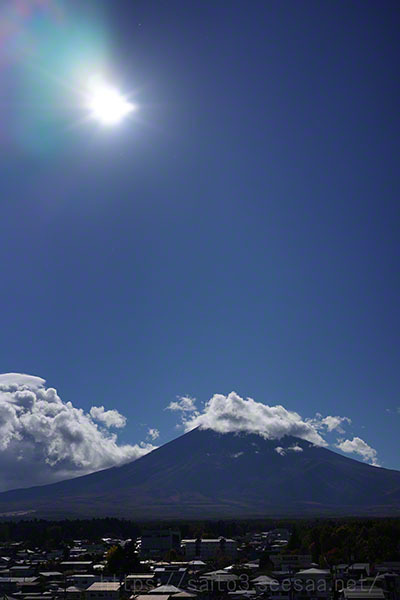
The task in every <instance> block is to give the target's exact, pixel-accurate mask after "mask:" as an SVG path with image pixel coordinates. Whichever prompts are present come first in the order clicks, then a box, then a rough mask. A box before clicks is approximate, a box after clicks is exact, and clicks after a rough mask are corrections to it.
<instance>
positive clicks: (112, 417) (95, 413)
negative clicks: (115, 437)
mask: <svg viewBox="0 0 400 600" xmlns="http://www.w3.org/2000/svg"><path fill="white" fill-rule="evenodd" d="M89 412H90V416H91V417H92V419H94V420H95V421H99V422H100V423H104V425H105V426H106V427H116V428H117V429H121V428H122V427H125V425H126V417H124V415H121V413H120V412H118V411H117V410H115V409H113V410H105V409H104V406H92V408H91V409H90V411H89Z"/></svg>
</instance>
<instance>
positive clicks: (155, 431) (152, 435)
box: [147, 427, 160, 442]
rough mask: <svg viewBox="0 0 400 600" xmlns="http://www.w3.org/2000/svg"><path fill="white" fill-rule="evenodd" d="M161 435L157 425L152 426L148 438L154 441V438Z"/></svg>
mask: <svg viewBox="0 0 400 600" xmlns="http://www.w3.org/2000/svg"><path fill="white" fill-rule="evenodd" d="M159 437H160V432H159V431H158V429H156V428H155V427H150V428H149V429H148V431H147V439H148V440H152V441H153V442H154V440H156V439H157V438H159Z"/></svg>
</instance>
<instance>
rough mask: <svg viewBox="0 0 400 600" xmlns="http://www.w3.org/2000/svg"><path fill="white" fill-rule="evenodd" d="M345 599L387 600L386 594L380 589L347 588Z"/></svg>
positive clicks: (344, 591)
mask: <svg viewBox="0 0 400 600" xmlns="http://www.w3.org/2000/svg"><path fill="white" fill-rule="evenodd" d="M343 598H344V599H345V600H385V594H384V591H383V590H382V589H380V588H368V587H364V588H361V587H360V588H358V589H357V588H354V589H353V588H351V589H347V588H345V589H344V590H343Z"/></svg>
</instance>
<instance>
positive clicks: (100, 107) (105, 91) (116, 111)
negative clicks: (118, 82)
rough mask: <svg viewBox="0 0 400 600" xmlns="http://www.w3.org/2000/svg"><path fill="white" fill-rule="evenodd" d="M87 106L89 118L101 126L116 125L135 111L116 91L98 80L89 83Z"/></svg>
mask: <svg viewBox="0 0 400 600" xmlns="http://www.w3.org/2000/svg"><path fill="white" fill-rule="evenodd" d="M87 105H88V108H89V110H90V112H91V116H92V117H93V118H94V119H96V120H97V121H99V122H100V123H101V124H103V125H116V124H117V123H120V121H122V120H123V119H124V117H126V116H127V115H128V114H129V113H130V112H132V111H133V110H134V109H135V106H134V105H133V104H131V103H130V102H128V100H127V99H126V98H125V97H124V96H122V95H121V94H120V92H118V90H116V89H115V88H113V87H111V86H109V85H108V84H106V83H104V82H103V81H101V80H99V79H95V80H92V81H91V82H90V85H89V93H88V100H87Z"/></svg>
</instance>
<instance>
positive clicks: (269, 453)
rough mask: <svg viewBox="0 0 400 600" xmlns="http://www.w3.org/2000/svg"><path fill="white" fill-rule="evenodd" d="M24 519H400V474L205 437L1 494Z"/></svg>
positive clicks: (6, 506)
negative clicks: (28, 516)
mask: <svg viewBox="0 0 400 600" xmlns="http://www.w3.org/2000/svg"><path fill="white" fill-rule="evenodd" d="M277 446H279V447H281V448H283V450H281V453H280V454H279V453H278V452H277V451H276V447H277ZM290 448H292V449H290ZM293 448H295V449H293ZM20 511H34V513H33V515H35V516H40V517H48V518H61V517H64V516H69V517H86V516H118V517H129V518H134V519H146V518H149V519H158V518H159V519H165V518H190V519H193V518H213V517H218V518H233V517H261V516H262V517H269V516H313V515H320V516H323V515H325V516H329V515H332V516H339V515H355V516H358V515H359V516H361V515H371V516H378V515H400V472H399V471H393V470H389V469H382V468H379V467H372V466H370V465H367V464H365V463H361V462H359V461H357V460H353V459H351V458H347V457H345V456H342V455H340V454H337V453H336V452H332V451H331V450H327V449H326V448H321V447H318V446H314V445H312V444H310V442H307V441H304V440H301V439H298V438H294V437H285V438H282V439H281V440H279V441H277V440H265V439H264V438H262V437H260V436H258V435H253V434H232V433H227V434H218V433H215V432H214V431H211V430H200V429H195V430H193V431H190V432H189V433H187V434H185V435H183V436H181V437H179V438H177V439H175V440H173V441H172V442H169V443H168V444H165V445H164V446H161V447H160V448H158V449H157V450H154V451H153V452H151V453H150V454H147V455H146V456H143V457H142V458H139V459H138V460H136V461H134V462H131V463H128V464H126V465H124V466H122V467H113V468H111V469H105V470H104V471H99V472H97V473H92V474H91V475H86V476H84V477H78V478H76V479H70V480H68V481H62V482H59V483H54V484H51V485H44V486H39V487H33V488H28V489H22V490H13V491H8V492H3V493H1V494H0V513H2V514H3V513H10V512H15V513H18V512H20ZM33 515H32V516H33Z"/></svg>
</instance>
